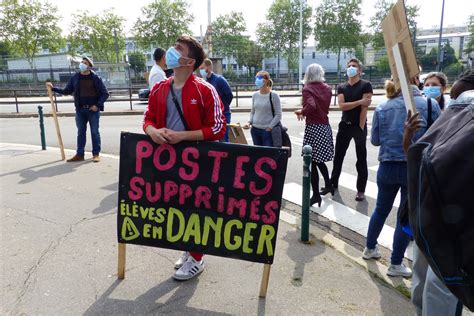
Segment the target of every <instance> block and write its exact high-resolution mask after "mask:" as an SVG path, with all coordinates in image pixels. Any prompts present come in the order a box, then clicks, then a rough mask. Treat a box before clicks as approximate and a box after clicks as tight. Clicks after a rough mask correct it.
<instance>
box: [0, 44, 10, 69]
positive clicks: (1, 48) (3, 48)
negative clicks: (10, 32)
mask: <svg viewBox="0 0 474 316" xmlns="http://www.w3.org/2000/svg"><path fill="white" fill-rule="evenodd" d="M10 57H12V51H11V49H10V46H9V45H8V43H7V42H6V41H0V70H5V69H7V58H10Z"/></svg>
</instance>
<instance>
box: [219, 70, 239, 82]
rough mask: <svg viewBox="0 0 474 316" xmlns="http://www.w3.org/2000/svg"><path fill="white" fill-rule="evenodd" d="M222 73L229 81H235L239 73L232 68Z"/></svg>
mask: <svg viewBox="0 0 474 316" xmlns="http://www.w3.org/2000/svg"><path fill="white" fill-rule="evenodd" d="M222 75H223V76H224V78H226V80H227V81H235V79H237V74H236V73H235V72H234V71H233V70H232V69H227V70H224V73H223V74H222Z"/></svg>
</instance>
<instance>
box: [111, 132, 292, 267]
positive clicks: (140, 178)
mask: <svg viewBox="0 0 474 316" xmlns="http://www.w3.org/2000/svg"><path fill="white" fill-rule="evenodd" d="M287 163H288V158H287V153H286V151H285V150H283V149H280V148H271V147H253V146H243V145H234V144H228V143H219V142H182V143H179V144H176V145H169V144H163V145H158V144H155V143H154V142H153V141H152V140H151V139H150V137H149V136H147V135H142V134H133V133H125V132H122V135H121V144H120V171H119V200H118V212H117V237H118V242H119V243H129V244H138V245H145V246H152V247H162V248H169V249H177V250H187V251H195V252H200V253H206V254H212V255H217V256H223V257H229V258H236V259H241V260H247V261H252V262H261V263H266V264H271V263H273V256H274V254H275V246H276V239H277V230H278V220H279V212H280V207H281V196H282V193H283V185H284V180H285V175H286V168H287Z"/></svg>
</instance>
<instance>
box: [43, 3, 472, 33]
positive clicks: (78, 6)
mask: <svg viewBox="0 0 474 316" xmlns="http://www.w3.org/2000/svg"><path fill="white" fill-rule="evenodd" d="M321 1H322V0H307V2H308V4H309V5H311V7H312V8H313V9H314V8H315V7H316V6H318V5H319V4H320V3H321ZM49 2H50V3H52V4H54V5H55V6H57V8H58V11H59V14H60V15H61V16H62V21H61V25H60V26H61V28H62V29H63V30H64V31H65V33H68V31H69V25H70V20H69V19H68V17H70V16H71V14H73V13H76V12H79V10H83V9H85V8H87V9H88V10H89V12H90V13H92V14H97V13H100V12H101V11H102V10H105V9H109V8H114V11H115V13H116V14H118V15H120V16H122V17H125V18H126V20H127V22H126V32H127V35H131V32H130V29H131V28H132V26H133V24H134V23H135V21H136V19H137V18H138V17H139V16H140V13H141V8H142V7H144V6H146V5H147V4H149V3H150V2H152V1H151V0H133V1H130V0H81V1H64V0H49ZM207 2H208V1H207V0H190V1H188V3H190V5H191V6H190V10H191V12H192V14H193V15H194V19H195V20H194V23H193V24H192V26H191V30H192V31H193V35H200V26H201V25H202V29H203V32H204V31H205V29H206V26H207V21H208V19H207ZM272 2H273V0H211V3H212V9H211V16H212V18H215V17H217V16H219V15H222V14H226V13H229V12H231V11H237V12H242V13H243V15H244V18H245V21H246V23H247V34H248V35H250V36H251V37H252V38H255V28H256V26H257V23H260V22H263V21H265V16H266V12H267V11H268V9H269V7H270V5H271V4H272ZM375 3H376V1H375V0H363V6H362V7H363V17H362V18H363V20H362V24H363V25H364V26H366V25H367V24H368V20H369V18H370V17H371V16H372V15H373V14H374V13H375V10H374V5H375ZM406 4H408V5H413V4H416V5H418V6H419V7H420V11H419V16H418V18H417V23H418V27H421V28H430V27H433V26H438V27H439V25H440V20H441V7H442V0H407V1H406ZM364 10H365V11H364ZM471 14H474V1H472V0H445V8H444V22H443V25H444V26H448V25H465V24H467V20H468V17H469V15H471Z"/></svg>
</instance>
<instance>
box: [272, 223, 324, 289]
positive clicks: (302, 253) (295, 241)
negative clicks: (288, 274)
mask: <svg viewBox="0 0 474 316" xmlns="http://www.w3.org/2000/svg"><path fill="white" fill-rule="evenodd" d="M281 239H282V240H284V241H286V242H287V243H288V248H287V251H286V253H287V254H288V257H289V258H290V259H291V260H292V261H293V262H294V263H295V266H294V268H293V276H292V279H291V284H293V285H294V286H302V285H303V280H304V270H305V265H306V264H308V263H310V262H312V261H313V260H314V258H315V257H316V256H318V255H320V254H322V253H324V251H325V246H324V245H323V244H322V243H321V242H317V241H316V238H315V237H314V236H309V239H310V243H309V244H304V243H302V242H301V241H300V239H301V235H300V231H299V230H296V229H293V230H290V231H288V232H287V234H286V235H285V236H283V238H281Z"/></svg>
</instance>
